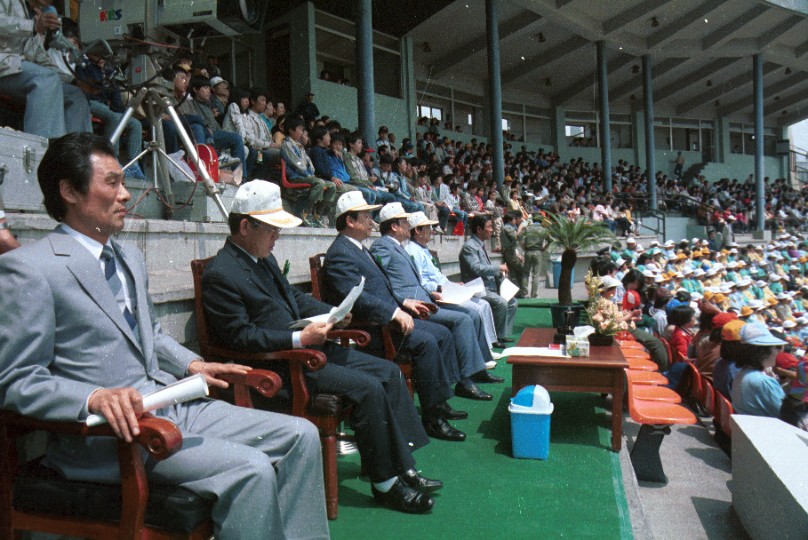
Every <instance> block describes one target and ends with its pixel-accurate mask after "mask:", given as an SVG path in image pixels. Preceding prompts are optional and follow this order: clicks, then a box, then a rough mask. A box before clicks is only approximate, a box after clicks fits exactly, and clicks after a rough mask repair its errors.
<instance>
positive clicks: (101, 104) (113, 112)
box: [75, 54, 146, 180]
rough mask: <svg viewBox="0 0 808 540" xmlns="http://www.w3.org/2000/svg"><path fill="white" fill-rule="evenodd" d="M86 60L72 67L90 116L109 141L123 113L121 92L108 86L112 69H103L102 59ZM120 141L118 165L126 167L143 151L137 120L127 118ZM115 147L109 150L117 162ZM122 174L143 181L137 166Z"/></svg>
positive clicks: (90, 56) (140, 129)
mask: <svg viewBox="0 0 808 540" xmlns="http://www.w3.org/2000/svg"><path fill="white" fill-rule="evenodd" d="M87 58H88V59H89V62H88V63H87V64H85V65H79V66H76V70H75V71H76V77H77V83H78V86H79V88H81V89H82V91H83V92H84V93H85V95H86V96H87V99H88V100H89V103H90V112H91V113H92V114H93V116H95V117H96V118H98V119H99V120H101V122H102V123H103V125H104V137H105V138H106V139H109V140H111V139H112V135H113V134H114V133H115V131H116V130H117V129H118V125H119V124H120V123H121V121H122V120H123V116H124V112H125V107H124V104H123V100H122V99H121V91H120V90H118V89H117V88H116V87H115V86H112V85H110V84H109V83H108V80H107V79H108V78H109V77H111V76H112V75H113V72H114V69H113V68H110V67H109V66H107V65H106V61H105V60H104V59H103V58H99V57H97V56H94V55H90V54H88V55H87ZM122 137H123V139H124V141H126V151H125V153H124V156H123V157H124V159H123V160H121V161H122V163H127V162H128V161H129V160H132V159H134V158H136V157H137V156H138V154H140V151H141V150H142V149H143V126H142V125H141V123H140V121H139V120H138V119H137V118H135V117H134V116H131V117H130V118H129V120H128V121H127V122H126V127H125V128H124V131H123V134H122ZM119 147H120V145H119V143H118V141H115V144H114V146H113V148H114V149H115V153H116V155H118V157H119V159H120V157H121V156H120V151H119ZM125 172H126V176H130V177H132V178H135V179H137V180H145V178H146V177H145V176H144V174H143V171H142V170H141V169H140V165H139V164H138V163H137V162H134V163H132V164H131V165H130V166H129V167H127V168H126V169H125Z"/></svg>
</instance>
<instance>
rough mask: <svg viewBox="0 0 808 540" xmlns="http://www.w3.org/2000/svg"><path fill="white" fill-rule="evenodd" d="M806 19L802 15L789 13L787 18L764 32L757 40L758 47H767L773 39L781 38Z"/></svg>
mask: <svg viewBox="0 0 808 540" xmlns="http://www.w3.org/2000/svg"><path fill="white" fill-rule="evenodd" d="M804 20H805V19H803V18H802V17H797V16H792V15H789V16H788V18H787V19H786V20H784V21H783V22H781V23H780V24H778V25H776V26H774V27H773V28H771V29H769V30H767V31H766V32H764V33H763V34H762V35H761V36H760V37H759V38H758V40H757V48H758V49H760V50H763V49H764V48H766V47H767V46H768V45H769V44H770V43H771V42H772V41H774V40H775V39H777V38H779V37H780V36H782V35H783V34H785V33H786V32H788V31H789V30H791V29H792V28H794V27H795V26H797V25H798V24H800V23H801V22H803V21H804Z"/></svg>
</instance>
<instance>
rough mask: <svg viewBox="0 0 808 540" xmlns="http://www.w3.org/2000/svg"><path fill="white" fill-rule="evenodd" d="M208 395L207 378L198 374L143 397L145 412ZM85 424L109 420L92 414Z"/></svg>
mask: <svg viewBox="0 0 808 540" xmlns="http://www.w3.org/2000/svg"><path fill="white" fill-rule="evenodd" d="M207 395H208V383H207V382H205V376H204V375H202V374H201V373H197V374H196V375H191V376H190V377H186V378H185V379H182V380H180V381H177V382H175V383H174V384H169V385H168V386H166V387H164V388H161V389H160V390H156V391H154V392H152V393H151V394H147V395H145V396H143V410H144V411H145V412H149V411H154V410H156V409H162V408H163V407H168V406H169V405H175V404H177V403H185V402H186V401H191V400H193V399H198V398H201V397H205V396H207ZM85 423H86V424H87V425H88V426H90V427H93V426H100V425H101V424H106V423H107V419H106V418H104V416H103V415H100V414H91V415H90V416H88V417H87V420H85Z"/></svg>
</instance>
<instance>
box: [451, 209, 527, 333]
mask: <svg viewBox="0 0 808 540" xmlns="http://www.w3.org/2000/svg"><path fill="white" fill-rule="evenodd" d="M469 228H470V229H471V236H470V237H469V239H468V240H466V243H465V244H463V249H461V250H460V279H462V280H463V281H471V280H473V279H477V278H478V277H479V278H482V280H483V283H484V284H485V290H486V294H485V296H483V299H484V300H485V301H486V302H488V303H489V304H491V310H492V311H493V312H494V323H495V324H496V327H497V341H499V342H500V343H510V342H512V341H513V339H511V337H510V335H511V334H512V333H513V318H514V316H515V315H516V306H517V302H516V298H511V299H510V300H509V301H506V300H505V299H504V298H502V297H501V296H500V295H499V294H498V291H499V283H500V280H501V279H502V277H504V276H507V275H508V266H507V265H505V264H500V265H499V266H497V265H496V264H492V263H491V259H490V258H489V257H488V253H487V252H486V251H485V242H486V241H487V240H489V239H490V238H491V235H492V234H493V232H494V227H493V225H492V224H491V217H490V216H486V215H484V214H481V215H477V216H474V217H473V218H472V219H471V222H470V223H469Z"/></svg>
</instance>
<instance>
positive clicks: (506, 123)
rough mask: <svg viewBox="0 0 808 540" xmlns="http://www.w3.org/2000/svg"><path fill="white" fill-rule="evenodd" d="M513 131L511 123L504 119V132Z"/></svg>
mask: <svg viewBox="0 0 808 540" xmlns="http://www.w3.org/2000/svg"><path fill="white" fill-rule="evenodd" d="M510 130H511V121H510V120H508V119H507V118H503V119H502V131H510Z"/></svg>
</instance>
